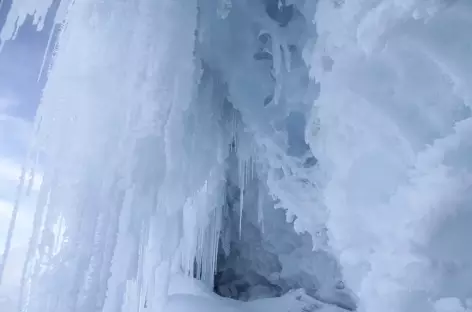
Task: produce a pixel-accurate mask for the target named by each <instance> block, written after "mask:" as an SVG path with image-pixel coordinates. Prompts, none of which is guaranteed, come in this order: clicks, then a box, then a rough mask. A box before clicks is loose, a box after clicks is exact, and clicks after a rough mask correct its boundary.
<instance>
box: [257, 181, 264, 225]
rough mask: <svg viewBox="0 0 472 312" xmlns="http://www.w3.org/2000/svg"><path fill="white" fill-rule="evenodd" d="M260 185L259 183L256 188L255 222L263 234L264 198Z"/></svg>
mask: <svg viewBox="0 0 472 312" xmlns="http://www.w3.org/2000/svg"><path fill="white" fill-rule="evenodd" d="M262 187H263V186H262V183H261V182H259V187H258V188H257V222H258V223H259V224H260V225H261V230H262V233H264V206H263V205H264V198H263V197H262V195H263V194H262Z"/></svg>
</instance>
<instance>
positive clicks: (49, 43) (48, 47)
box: [37, 27, 55, 82]
mask: <svg viewBox="0 0 472 312" xmlns="http://www.w3.org/2000/svg"><path fill="white" fill-rule="evenodd" d="M54 30H55V27H52V29H51V31H50V32H49V37H48V43H47V45H46V50H45V51H44V55H43V60H42V62H41V67H40V69H39V74H38V79H37V82H39V81H40V80H41V78H42V76H43V72H44V69H45V66H46V63H47V61H48V56H49V52H50V49H51V44H52V42H53V37H54V33H55V31H54Z"/></svg>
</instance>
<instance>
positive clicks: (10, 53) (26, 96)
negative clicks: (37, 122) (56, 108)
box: [0, 0, 53, 312]
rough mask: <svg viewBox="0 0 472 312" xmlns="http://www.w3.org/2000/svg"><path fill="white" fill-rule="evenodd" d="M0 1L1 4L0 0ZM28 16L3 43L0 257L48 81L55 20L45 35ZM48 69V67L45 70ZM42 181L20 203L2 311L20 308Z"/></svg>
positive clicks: (0, 18) (0, 17) (1, 13)
mask: <svg viewBox="0 0 472 312" xmlns="http://www.w3.org/2000/svg"><path fill="white" fill-rule="evenodd" d="M10 2H11V1H8V0H4V2H3V3H2V5H0V6H1V8H0V30H1V27H2V26H3V24H4V23H5V18H6V13H7V9H8V7H9V3H10ZM0 3H1V2H0ZM32 22H33V19H32V18H31V17H29V18H28V19H27V21H26V23H25V24H24V25H23V26H22V27H21V28H20V29H19V32H18V35H17V37H16V38H15V40H12V41H7V42H5V45H4V47H3V50H2V51H1V52H0V255H1V254H3V248H4V244H5V240H6V235H7V231H8V225H9V221H10V217H11V212H12V209H13V202H14V200H15V198H16V192H17V187H18V183H19V177H20V175H21V168H22V165H23V163H24V161H25V157H26V154H27V150H28V147H29V142H30V138H31V134H32V128H33V123H34V118H35V114H36V110H37V108H38V105H39V103H40V97H41V90H42V89H43V87H44V83H45V77H44V75H42V76H41V78H39V76H40V71H41V66H42V63H43V58H44V53H45V51H46V48H47V42H48V38H49V33H50V30H51V29H52V26H53V25H52V18H51V17H48V18H47V19H46V23H45V27H44V28H43V30H42V31H37V30H36V26H34V25H33V23H32ZM47 66H49V64H48V63H46V67H47ZM39 186H40V178H39V179H36V181H35V183H34V187H33V192H32V193H31V195H30V196H29V197H28V198H25V199H24V200H22V204H21V206H20V213H19V216H18V223H17V226H16V230H15V235H14V239H13V244H12V251H11V253H10V258H9V261H8V263H7V266H6V270H5V276H4V280H3V283H2V284H1V285H0V311H2V312H10V311H13V309H14V306H15V304H16V300H15V296H16V294H17V291H18V285H19V281H20V275H21V269H22V265H23V259H24V253H25V251H26V248H27V244H28V240H29V235H30V231H31V228H32V221H33V220H32V216H33V213H34V206H35V197H36V194H37V192H38V190H39Z"/></svg>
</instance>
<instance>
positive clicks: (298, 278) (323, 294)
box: [195, 154, 356, 311]
mask: <svg viewBox="0 0 472 312" xmlns="http://www.w3.org/2000/svg"><path fill="white" fill-rule="evenodd" d="M237 166H238V161H237V157H236V155H235V154H232V155H230V157H229V167H230V169H229V170H228V177H227V184H226V190H225V191H226V196H225V198H226V202H225V205H224V207H223V217H222V218H223V220H222V230H221V234H220V238H219V246H218V253H217V260H216V269H215V277H214V288H213V291H214V292H215V293H216V294H218V295H220V296H222V297H226V298H231V299H235V300H240V301H253V300H256V299H265V298H273V297H280V296H283V295H285V294H286V293H288V292H290V291H292V290H297V289H303V290H304V291H305V292H306V294H307V295H309V296H311V297H313V298H315V299H317V300H319V301H321V302H324V303H328V304H333V305H337V306H338V307H341V308H343V309H346V310H350V311H352V310H355V308H356V304H355V301H354V299H353V297H352V295H351V294H350V292H349V290H348V289H346V287H345V285H344V282H343V281H342V277H341V274H340V270H339V267H338V264H337V262H336V260H335V259H334V258H333V257H332V256H331V255H330V254H329V253H328V252H327V251H323V250H314V248H313V241H312V238H311V236H310V234H308V233H306V232H305V233H297V232H296V231H295V229H294V221H295V218H294V217H290V216H288V215H287V212H286V211H285V210H284V209H281V208H278V209H277V208H275V206H276V203H277V202H276V201H275V200H274V199H272V198H271V197H270V196H269V194H268V192H267V190H266V187H265V186H264V183H262V181H260V180H259V179H258V178H257V177H256V176H255V175H253V176H252V177H251V178H250V179H249V181H247V184H246V185H245V187H244V194H243V196H244V202H243V205H244V207H242V208H243V209H241V206H240V205H241V196H242V194H241V189H240V186H239V185H238V181H240V179H238V177H237V175H238V172H239V170H237ZM241 211H242V216H241ZM198 271H199V270H198V269H197V270H195V272H198ZM196 274H198V273H196ZM195 277H196V278H198V277H199V276H195Z"/></svg>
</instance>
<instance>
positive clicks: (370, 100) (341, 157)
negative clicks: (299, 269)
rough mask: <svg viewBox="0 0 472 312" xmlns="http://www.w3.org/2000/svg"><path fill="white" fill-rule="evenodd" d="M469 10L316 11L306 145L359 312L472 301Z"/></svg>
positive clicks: (433, 4)
mask: <svg viewBox="0 0 472 312" xmlns="http://www.w3.org/2000/svg"><path fill="white" fill-rule="evenodd" d="M471 9H472V7H471V6H470V2H469V1H455V2H451V1H449V2H447V1H343V2H340V3H338V4H335V3H333V2H332V1H319V3H318V7H317V12H316V15H315V16H314V20H315V21H316V22H317V29H318V34H319V39H318V41H317V43H316V45H315V47H314V50H313V51H314V53H308V52H309V51H307V54H306V59H307V61H308V62H309V63H310V64H311V70H312V75H314V76H315V77H317V79H319V81H320V84H321V93H320V98H319V99H318V100H317V101H316V103H315V110H314V112H313V114H312V119H311V123H310V124H311V125H310V129H309V131H308V132H307V139H308V140H309V141H310V146H311V148H312V150H313V153H314V154H315V155H316V156H317V158H318V159H319V169H320V176H321V177H322V178H320V191H321V193H322V194H323V196H322V197H323V198H324V200H323V202H324V205H325V206H326V208H327V210H328V211H329V212H330V214H329V220H328V223H327V226H328V229H329V236H330V237H329V239H330V244H331V246H333V247H334V248H335V250H337V253H338V256H339V259H340V263H341V265H342V267H343V272H344V275H345V278H346V280H347V283H348V285H349V286H350V287H352V288H353V289H354V291H355V292H357V294H358V296H359V302H360V310H361V311H369V312H370V311H434V309H435V307H434V302H435V300H437V299H439V298H441V297H443V296H444V297H457V301H454V300H452V301H453V303H454V302H455V303H454V304H453V305H452V306H450V308H451V309H452V310H454V311H463V310H464V309H465V307H464V306H462V307H457V303H458V302H462V305H464V304H465V302H466V301H467V298H470V296H471V295H472V293H471V292H470V291H471V288H470V287H468V286H466V285H467V282H466V280H468V277H469V276H470V265H471V262H470V253H469V252H468V251H466V250H467V249H468V247H466V245H464V244H465V241H466V240H467V238H466V237H468V235H469V233H470V232H469V230H467V229H465V228H464V226H463V225H462V224H463V222H468V221H466V220H470V219H469V217H468V216H469V215H470V207H471V203H472V202H471V197H470V187H471V182H472V180H471V169H472V167H471V165H472V163H471V161H470V159H469V156H467V155H469V154H470V151H471V140H470V135H471V130H472V128H471V125H472V124H471V122H472V119H471V112H470V109H471V106H470V105H471V101H470V99H471V97H470V96H471V93H470V90H469V88H468V87H466V86H467V85H469V84H470V82H471V78H472V77H471V66H472V59H471V55H470V47H469V42H470V40H471V37H470V36H471V34H470V32H469V31H467V29H469V28H470V23H471V15H470V14H471V13H472V10H471ZM327 61H329V63H330V64H332V66H329V67H326V66H325V65H326V62H327ZM446 302H449V301H448V300H445V302H444V304H440V305H438V306H442V307H443V308H445V307H447V306H448V304H447V303H446ZM438 309H439V308H438ZM452 310H448V311H452ZM438 311H446V310H441V309H439V310H438Z"/></svg>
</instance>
